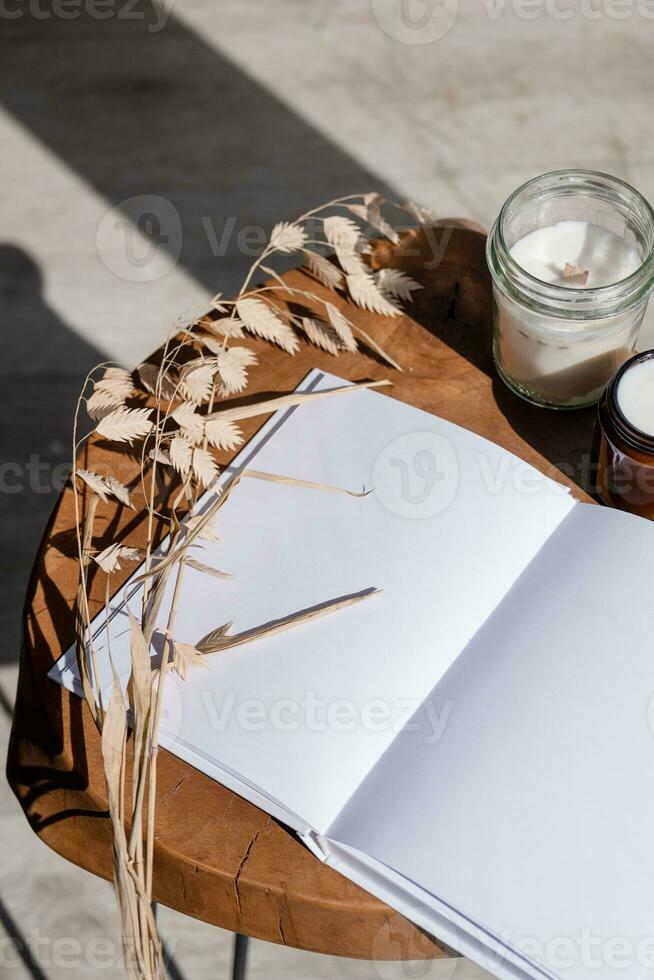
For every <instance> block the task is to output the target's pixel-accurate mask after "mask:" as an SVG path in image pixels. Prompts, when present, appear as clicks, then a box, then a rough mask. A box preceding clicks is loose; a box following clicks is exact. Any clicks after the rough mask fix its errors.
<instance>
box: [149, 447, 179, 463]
mask: <svg viewBox="0 0 654 980" xmlns="http://www.w3.org/2000/svg"><path fill="white" fill-rule="evenodd" d="M148 456H149V458H150V459H151V460H152V461H153V462H155V463H162V464H163V466H172V462H173V461H172V459H171V458H170V456H169V455H168V453H167V452H166V451H165V449H161V448H159V449H151V450H150V452H149V453H148Z"/></svg>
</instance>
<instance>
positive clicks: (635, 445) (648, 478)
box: [593, 350, 654, 519]
mask: <svg viewBox="0 0 654 980" xmlns="http://www.w3.org/2000/svg"><path fill="white" fill-rule="evenodd" d="M652 358H654V350H649V351H644V352H643V353H641V354H635V355H634V356H633V357H630V358H629V360H627V361H625V362H624V364H623V365H622V367H621V368H620V369H619V371H617V373H616V374H614V375H613V377H612V378H611V380H610V381H609V383H608V384H607V386H606V388H605V389H604V393H603V394H602V397H601V398H600V401H599V404H598V406H597V420H596V423H595V434H594V439H593V472H594V474H595V492H596V494H597V496H598V497H599V498H600V500H601V501H602V503H604V504H607V505H608V506H610V507H617V508H619V509H620V510H627V511H630V513H632V514H639V515H640V516H641V517H648V518H650V519H654V435H648V434H647V433H646V432H642V431H641V430H640V429H637V428H635V427H634V425H632V423H631V422H630V421H629V419H627V417H626V416H625V415H624V413H623V411H622V410H621V408H620V404H619V402H618V386H619V384H620V381H621V379H622V378H623V376H624V375H625V373H626V372H627V371H628V370H629V369H630V368H631V367H633V365H634V364H636V363H639V362H641V361H645V360H651V359H652Z"/></svg>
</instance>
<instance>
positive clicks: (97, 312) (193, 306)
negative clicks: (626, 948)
mask: <svg viewBox="0 0 654 980" xmlns="http://www.w3.org/2000/svg"><path fill="white" fill-rule="evenodd" d="M645 6H646V5H644V4H638V3H636V2H635V0H634V3H633V4H629V3H628V2H627V4H626V5H625V4H624V3H621V4H619V5H618V4H615V5H613V4H610V3H605V4H600V3H596V4H590V3H587V4H586V6H585V7H583V8H582V5H581V4H580V3H577V2H573V0H570V2H567V0H561V2H560V3H559V4H558V6H555V5H554V4H552V3H549V4H546V3H545V0H543V4H542V6H541V7H537V8H534V7H533V5H524V6H523V5H521V4H520V3H518V2H517V0H506V2H505V3H500V2H493V3H491V2H490V0H485V2H484V3H479V2H475V0H461V2H460V3H458V4H457V3H456V0H447V2H445V3H444V4H443V5H440V6H439V7H436V8H435V9H434V11H433V17H431V18H430V17H428V16H427V17H425V18H424V19H425V24H424V26H423V27H421V28H420V27H415V25H416V24H417V23H419V22H420V17H421V15H422V14H423V13H428V9H429V8H428V6H424V5H423V3H422V0H410V2H409V6H408V10H409V14H410V16H411V17H412V18H413V23H414V27H413V28H411V27H410V26H407V25H406V24H405V23H403V22H402V21H401V20H399V19H398V17H397V16H396V15H395V14H393V11H394V10H395V11H396V10H397V9H399V2H398V3H395V0H313V2H311V3H308V2H307V0H249V2H248V3H243V2H239V0H221V2H220V3H219V4H218V3H216V2H215V0H214V2H212V0H177V2H176V3H174V5H173V6H172V7H171V3H170V0H167V2H166V5H165V8H162V7H157V8H155V7H154V6H153V5H152V3H151V2H149V0H148V2H147V3H145V2H143V3H139V4H137V5H136V6H132V7H130V8H127V6H126V4H125V3H124V2H122V3H121V2H117V3H116V4H114V6H113V7H112V8H111V9H112V13H111V15H110V16H109V17H108V18H107V19H106V20H99V19H96V18H94V17H93V16H90V14H89V9H90V7H89V5H88V4H87V3H86V2H83V0H80V3H79V4H78V7H77V8H76V9H77V10H80V11H81V15H80V16H79V17H77V18H75V19H65V20H64V19H61V17H59V16H56V15H55V10H54V9H53V8H50V7H49V6H48V4H47V3H46V2H45V0H41V3H39V4H37V3H36V2H35V0H32V2H31V3H22V4H21V3H17V4H16V5H15V6H14V7H11V5H7V8H8V9H9V10H10V11H14V12H15V11H19V14H20V16H17V17H12V18H11V19H9V18H7V17H6V16H4V15H3V14H0V26H1V33H2V39H3V40H2V57H1V58H0V65H1V67H0V146H1V147H2V153H1V154H0V186H2V187H3V188H4V194H3V208H2V224H1V225H0V229H1V231H0V234H1V236H2V237H1V239H0V310H1V311H2V316H1V319H0V322H1V324H2V339H3V344H2V350H3V354H4V357H3V359H2V363H1V364H0V377H1V379H2V392H3V402H4V405H3V419H4V424H3V425H2V428H1V434H0V439H2V446H1V450H0V461H1V462H2V463H3V464H6V463H7V462H9V463H11V464H17V465H18V467H19V469H18V470H16V469H11V470H10V471H7V470H6V469H4V468H3V469H2V470H1V471H0V473H1V474H2V480H1V481H0V482H1V484H2V485H1V486H0V489H1V490H2V491H3V492H2V494H0V507H1V508H2V529H3V534H2V540H1V543H0V549H1V551H0V557H1V560H0V597H1V600H0V640H1V642H0V662H1V664H2V666H1V667H0V695H1V697H0V709H2V710H0V715H1V716H2V717H1V718H0V738H1V739H2V740H3V742H4V741H6V736H7V734H8V729H9V721H8V718H9V714H10V711H11V703H12V699H13V689H14V685H15V676H16V667H15V663H16V658H17V651H18V638H19V621H20V612H19V611H20V604H21V601H22V595H23V591H24V587H25V581H26V576H27V574H28V571H29V566H30V562H31V556H32V554H33V552H34V549H35V548H36V546H37V544H38V540H39V536H40V534H41V531H42V528H43V525H44V523H45V520H46V518H47V514H48V511H49V508H50V506H51V504H52V500H53V495H54V486H55V485H56V483H57V480H58V479H60V475H61V474H60V471H58V469H57V467H58V465H59V464H61V463H62V462H64V461H65V460H66V459H67V456H68V440H69V429H70V417H71V412H72V408H73V404H74V401H75V398H76V393H77V389H78V387H79V384H80V382H81V380H82V378H83V376H84V374H85V372H86V370H87V369H88V368H89V367H90V366H91V365H92V364H93V363H95V362H96V361H99V360H103V359H105V358H107V357H110V358H115V359H117V360H118V361H120V362H121V363H125V364H128V365H131V364H133V363H135V362H136V361H137V360H138V359H140V358H141V357H142V356H143V355H145V354H146V353H147V352H148V351H150V350H151V349H153V348H154V347H156V346H157V344H158V343H159V341H160V340H161V339H162V338H163V336H164V334H165V333H166V331H167V329H168V327H169V326H170V324H171V323H172V322H173V321H175V320H176V319H177V318H178V317H185V316H188V315H189V314H191V313H193V311H195V310H198V309H201V308H202V307H203V306H204V305H205V304H206V302H207V299H208V298H209V297H210V296H211V295H213V293H215V292H216V291H217V290H222V291H224V292H226V293H229V292H230V291H232V290H234V289H235V288H236V287H237V286H238V284H239V283H240V281H241V279H242V276H243V274H244V270H245V269H246V267H247V266H248V264H249V261H250V259H249V258H248V255H247V254H245V253H247V240H246V239H244V237H243V229H244V228H245V227H246V226H262V227H263V228H264V229H269V228H270V227H271V225H272V224H273V222H274V221H275V220H277V219H280V218H285V217H286V218H288V217H292V216H293V215H294V214H296V213H299V212H300V211H301V210H303V209H304V208H305V207H306V206H308V205H311V204H315V203H319V202H321V201H323V200H327V199H329V198H331V197H334V196H336V195H338V194H341V193H347V192H350V191H354V190H368V189H373V188H380V189H382V190H384V191H386V192H388V193H389V194H393V195H394V196H397V197H399V198H406V197H412V198H414V199H416V200H418V201H419V202H420V203H422V204H425V205H427V206H429V207H431V208H432V210H433V211H434V212H435V213H436V214H437V215H439V216H445V215H462V216H466V217H471V218H474V219H476V220H478V221H480V222H482V223H484V224H488V223H490V222H491V221H492V220H493V218H494V216H495V214H496V213H497V211H498V209H499V207H500V205H501V203H502V201H503V200H504V198H505V197H506V195H507V194H508V193H509V192H510V191H511V190H512V189H513V188H514V187H516V186H517V185H518V184H519V183H520V182H521V181H523V180H524V179H526V178H527V177H529V176H531V175H534V174H536V173H539V172H543V171H546V170H550V169H556V168H559V167H568V166H585V167H590V168H594V169H598V170H606V171H610V172H612V173H614V174H617V175H618V176H621V177H624V178H626V179H627V180H629V181H631V182H632V183H634V184H635V185H636V186H637V187H639V188H640V189H641V190H642V191H643V192H644V193H645V194H647V195H648V196H649V197H650V199H652V198H654V131H653V130H652V127H651V104H652V95H653V88H654V69H653V67H652V57H651V50H652V35H653V32H654V22H653V21H652V20H646V19H645V15H644V13H643V9H644V8H645ZM3 9H5V8H3ZM557 10H558V11H559V14H560V15H556V11H557ZM570 11H572V16H570V17H568V16H567V15H568V13H569V12H570ZM448 13H450V14H452V15H453V16H452V18H451V23H450V22H449V21H447V16H448ZM48 14H50V16H48ZM444 18H445V19H444ZM164 21H165V23H164ZM448 23H449V24H450V26H449V30H447V29H446V28H447V27H448ZM143 195H150V198H149V199H148V200H143ZM151 195H156V199H154V200H153V198H152V197H151ZM161 198H163V199H165V202H168V203H167V204H166V203H163V204H162V201H161ZM171 205H172V208H171ZM153 243H154V244H153ZM126 248H132V249H133V250H134V253H135V255H136V257H137V260H139V259H140V258H141V257H144V256H148V255H149V261H147V262H146V261H144V262H143V263H142V264H141V265H138V266H136V265H134V263H132V264H129V263H127V262H126ZM150 249H152V251H151V254H150V253H149V250H150ZM643 343H644V344H645V343H649V344H652V343H654V324H653V323H652V317H651V316H650V318H649V324H648V328H647V332H646V335H645V338H644V341H643ZM32 455H36V456H37V457H38V460H39V462H41V463H44V464H46V468H45V470H43V471H42V472H41V474H40V475H39V476H38V478H35V476H34V469H33V468H32V471H31V474H30V470H29V469H28V468H27V464H28V463H29V462H30V457H31V456H32ZM16 486H18V489H19V491H20V492H11V491H12V490H15V487H16ZM0 839H1V840H2V845H3V846H2V858H1V859H0V860H1V861H2V869H1V871H0V901H1V904H0V922H1V927H0V978H2V980H4V978H5V977H7V978H16V980H18V978H21V980H22V978H23V977H32V978H42V977H47V978H49V980H54V978H63V977H66V978H68V977H71V978H72V977H80V978H82V977H86V976H88V975H89V974H91V973H96V972H97V973H104V975H106V976H119V975H120V974H121V971H120V969H119V968H118V967H116V966H115V965H114V966H109V967H106V966H105V967H101V966H97V965H96V966H93V965H92V962H91V959H90V956H91V954H90V952H89V950H90V948H91V947H90V946H89V943H91V941H92V940H93V938H94V937H98V936H106V937H109V938H110V939H111V941H112V942H115V939H116V917H115V913H114V906H113V897H112V894H111V891H110V889H109V888H108V886H106V885H104V884H103V883H101V882H98V881H96V880H95V879H93V878H91V877H90V876H88V875H86V874H84V873H82V872H80V871H77V870H76V869H75V868H72V867H70V866H69V865H67V864H66V863H65V862H64V861H63V860H62V859H60V858H58V857H57V856H56V855H54V854H52V853H50V852H49V851H47V849H46V848H45V847H43V846H42V845H41V844H40V843H39V842H38V841H37V840H36V839H35V838H34V837H33V836H32V835H31V833H30V831H29V830H28V829H27V826H26V824H25V823H24V821H23V819H22V818H21V816H20V815H19V813H18V809H17V806H16V805H15V803H14V800H13V797H11V795H10V794H9V792H8V790H7V789H0ZM2 930H4V933H3V931H2ZM162 930H163V933H164V935H165V937H166V941H167V943H168V945H169V948H171V949H174V955H175V963H176V966H175V967H173V969H172V971H171V976H184V977H187V978H191V977H193V978H197V980H204V978H207V980H209V978H214V977H220V976H225V975H226V971H227V967H228V962H229V940H230V937H229V936H228V935H227V934H225V933H222V932H221V931H219V930H216V929H212V928H210V927H207V926H204V925H202V924H200V923H195V922H193V921H192V920H189V919H185V918H184V917H182V916H179V915H176V914H174V913H172V912H169V911H166V910H164V911H163V913H162ZM12 936H14V937H16V936H18V937H19V939H18V940H17V942H18V943H20V942H21V941H22V940H26V941H27V945H26V946H23V947H22V948H23V950H25V949H26V950H27V952H24V953H23V958H22V960H21V958H20V957H16V955H15V948H16V943H15V942H14V943H13V944H12V940H11V938H10V937H12ZM20 937H22V940H20ZM64 937H73V938H74V939H75V940H76V941H77V942H78V943H79V944H80V946H81V949H82V954H81V955H77V954H76V953H75V951H72V952H71V948H70V947H65V946H62V945H61V944H60V945H59V946H56V942H57V940H61V939H63V938H64ZM114 948H115V947H114ZM62 950H63V953H62ZM75 959H77V961H78V962H77V965H70V964H71V961H72V960H75ZM103 962H104V961H103ZM175 970H176V971H177V972H175ZM282 974H283V975H284V976H285V977H291V976H298V977H300V976H307V975H308V976H312V975H315V976H332V975H335V974H337V975H338V974H340V975H343V976H351V977H361V978H363V977H381V978H382V980H385V978H386V977H388V978H389V980H394V978H401V977H403V976H405V975H406V976H412V977H422V976H429V977H430V978H433V980H445V978H450V977H454V978H455V980H472V978H473V977H475V978H478V977H481V976H482V973H481V972H480V971H479V970H476V969H474V968H473V967H471V966H470V965H469V964H466V963H465V962H464V961H458V962H451V963H441V964H427V965H421V966H418V967H416V966H415V965H410V964H404V965H402V964H394V965H388V964H376V965H375V964H365V963H357V962H353V961H345V960H338V961H337V960H333V959H331V958H329V957H317V956H312V955H309V954H302V953H297V952H294V951H290V950H284V949H280V948H277V947H273V946H268V945H267V944H261V943H258V944H255V945H254V948H253V951H252V965H251V976H252V977H253V978H256V977H257V976H261V977H263V976H265V977H266V978H267V980H268V978H273V977H275V976H277V975H279V976H281V975H282Z"/></svg>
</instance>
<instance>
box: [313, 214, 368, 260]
mask: <svg viewBox="0 0 654 980" xmlns="http://www.w3.org/2000/svg"><path fill="white" fill-rule="evenodd" d="M323 229H324V232H325V238H326V239H327V241H328V242H329V244H330V245H331V246H332V247H333V248H335V249H341V250H343V251H345V252H354V251H355V249H356V247H357V245H359V244H361V242H362V239H363V236H362V234H361V229H360V228H359V226H358V224H357V223H356V222H355V221H352V219H351V218H345V217H343V216H341V215H331V216H330V217H329V218H325V219H324V221H323Z"/></svg>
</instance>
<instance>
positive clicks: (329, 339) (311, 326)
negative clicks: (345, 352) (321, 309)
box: [302, 316, 340, 357]
mask: <svg viewBox="0 0 654 980" xmlns="http://www.w3.org/2000/svg"><path fill="white" fill-rule="evenodd" d="M302 329H303V330H304V332H305V334H306V335H307V337H308V339H309V340H310V341H311V343H312V344H315V345H316V347H320V349H321V350H324V351H327V353H328V354H332V355H333V356H334V357H336V356H337V355H338V352H339V349H340V346H339V340H338V334H337V333H336V331H335V330H334V328H333V327H330V326H329V324H327V323H323V321H322V320H316V319H315V318H314V317H311V316H303V317H302Z"/></svg>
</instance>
